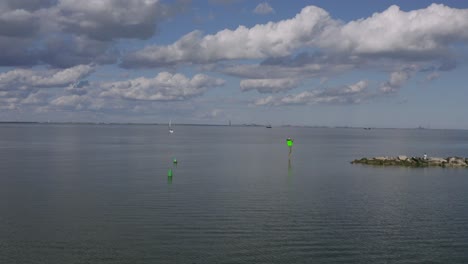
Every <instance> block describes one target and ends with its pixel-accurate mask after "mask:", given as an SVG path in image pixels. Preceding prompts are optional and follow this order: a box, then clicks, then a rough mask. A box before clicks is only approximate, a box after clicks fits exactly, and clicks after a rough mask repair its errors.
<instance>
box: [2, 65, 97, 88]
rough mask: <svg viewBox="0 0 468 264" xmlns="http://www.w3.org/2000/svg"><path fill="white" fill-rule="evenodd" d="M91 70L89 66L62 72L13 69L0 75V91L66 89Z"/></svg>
mask: <svg viewBox="0 0 468 264" xmlns="http://www.w3.org/2000/svg"><path fill="white" fill-rule="evenodd" d="M93 70H94V68H93V67H92V66H89V65H78V66H74V67H71V68H68V69H64V70H43V71H36V70H29V69H14V70H11V71H7V72H4V73H1V74H0V90H15V89H19V90H24V89H31V88H54V87H66V86H68V85H70V84H72V83H75V82H77V81H79V80H80V79H82V78H85V77H87V76H88V75H89V74H91V73H92V72H93Z"/></svg>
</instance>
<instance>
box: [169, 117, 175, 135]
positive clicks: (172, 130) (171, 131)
mask: <svg viewBox="0 0 468 264" xmlns="http://www.w3.org/2000/svg"><path fill="white" fill-rule="evenodd" d="M169 133H171V134H172V133H174V129H172V126H171V120H169Z"/></svg>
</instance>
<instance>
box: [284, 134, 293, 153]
mask: <svg viewBox="0 0 468 264" xmlns="http://www.w3.org/2000/svg"><path fill="white" fill-rule="evenodd" d="M286 145H288V147H289V157H291V153H292V147H293V145H294V140H293V139H291V138H290V137H288V138H287V139H286Z"/></svg>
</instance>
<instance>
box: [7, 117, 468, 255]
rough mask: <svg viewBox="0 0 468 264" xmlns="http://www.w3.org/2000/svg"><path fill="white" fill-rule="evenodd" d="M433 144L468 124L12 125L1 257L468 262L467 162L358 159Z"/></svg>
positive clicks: (462, 139)
mask: <svg viewBox="0 0 468 264" xmlns="http://www.w3.org/2000/svg"><path fill="white" fill-rule="evenodd" d="M288 136H290V137H292V138H294V140H295V141H294V143H295V144H294V149H293V155H292V160H291V162H290V163H289V162H288V148H287V146H286V142H285V139H286V138H287V137H288ZM424 152H426V153H427V154H428V155H429V156H441V157H445V156H452V155H453V156H456V155H458V156H468V131H443V130H391V129H389V130H385V129H373V130H363V129H321V128H320V129H319V128H275V127H274V128H273V129H266V128H263V127H203V126H199V127H196V126H176V127H175V133H174V134H172V135H169V133H168V131H167V127H166V126H137V125H133V126H130V125H129V126H125V125H102V126H98V125H95V126H93V125H34V124H29V125H15V124H3V125H0V263H21V264H23V263H24V264H26V263H468V253H467V252H468V251H467V249H468V169H442V168H420V169H414V168H413V169H412V168H395V167H387V168H383V167H366V166H361V165H352V164H350V163H349V162H350V161H351V160H353V159H355V158H361V157H363V156H385V155H387V156H394V155H398V154H405V155H409V156H421V155H422V154H424ZM173 157H176V158H177V159H178V161H179V164H178V165H177V167H174V168H173V174H174V176H173V177H172V180H169V179H168V177H167V170H168V169H169V168H172V167H173V165H172V158H173Z"/></svg>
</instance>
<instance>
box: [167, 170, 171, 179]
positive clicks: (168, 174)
mask: <svg viewBox="0 0 468 264" xmlns="http://www.w3.org/2000/svg"><path fill="white" fill-rule="evenodd" d="M167 177H172V169H169V170H168V171H167Z"/></svg>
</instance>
